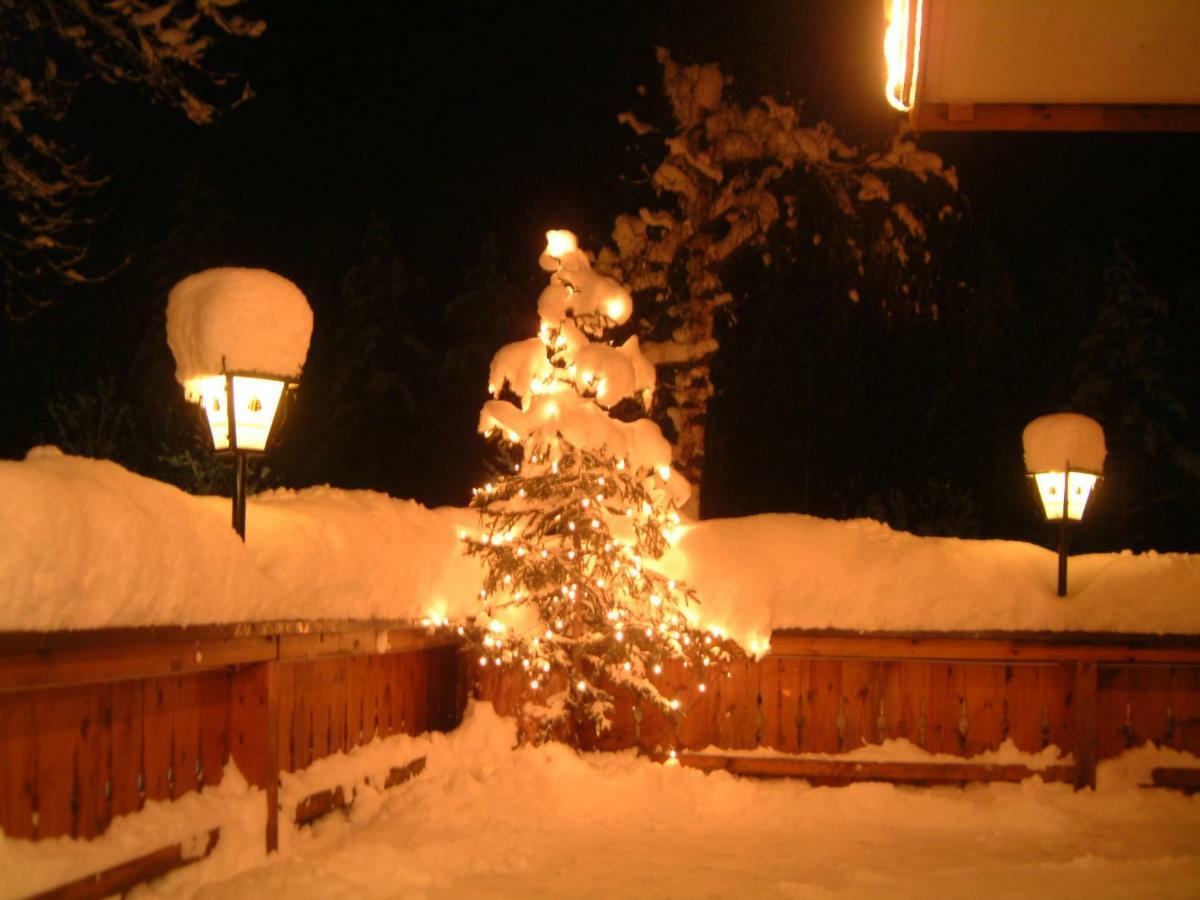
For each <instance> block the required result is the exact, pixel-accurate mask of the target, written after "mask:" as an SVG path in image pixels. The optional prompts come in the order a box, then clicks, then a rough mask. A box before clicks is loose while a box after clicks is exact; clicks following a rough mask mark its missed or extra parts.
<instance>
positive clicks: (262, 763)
mask: <svg viewBox="0 0 1200 900" xmlns="http://www.w3.org/2000/svg"><path fill="white" fill-rule="evenodd" d="M268 726H269V723H268V721H267V664H266V663H261V664H259V665H254V666H247V667H245V668H242V669H238V671H237V672H235V673H234V675H233V679H232V682H231V684H230V707H229V752H230V755H231V756H232V757H233V761H234V762H235V763H236V764H237V767H238V770H239V771H240V772H241V773H242V775H244V776H245V778H246V780H247V781H248V782H250V784H252V785H254V786H255V787H257V788H265V787H266V786H267V736H268Z"/></svg>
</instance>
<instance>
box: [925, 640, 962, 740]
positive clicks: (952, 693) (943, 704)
mask: <svg viewBox="0 0 1200 900" xmlns="http://www.w3.org/2000/svg"><path fill="white" fill-rule="evenodd" d="M964 669H965V667H964V666H962V665H957V664H955V663H943V662H939V663H935V664H933V665H931V666H930V667H929V699H928V702H927V703H926V706H925V749H926V750H929V751H930V752H931V753H954V754H959V755H961V754H962V752H963V744H964V742H965V734H964V732H965V730H966V717H965V715H964V709H963V698H964V695H965V689H966V680H965V672H964Z"/></svg>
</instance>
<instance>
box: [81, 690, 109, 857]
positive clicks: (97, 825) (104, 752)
mask: <svg viewBox="0 0 1200 900" xmlns="http://www.w3.org/2000/svg"><path fill="white" fill-rule="evenodd" d="M80 693H81V694H82V696H83V702H84V704H85V707H84V717H83V720H82V721H81V722H80V723H79V742H78V744H77V746H76V761H75V791H76V797H75V805H76V809H77V812H76V817H75V833H76V834H77V835H78V836H79V837H81V838H93V837H96V836H97V835H99V834H103V833H104V830H105V829H106V828H108V823H109V821H111V819H112V808H111V806H110V800H109V790H108V777H109V768H108V767H109V742H110V739H111V730H110V725H111V722H112V690H111V689H110V688H109V686H108V685H107V684H94V685H87V686H85V687H83V688H81V690H80Z"/></svg>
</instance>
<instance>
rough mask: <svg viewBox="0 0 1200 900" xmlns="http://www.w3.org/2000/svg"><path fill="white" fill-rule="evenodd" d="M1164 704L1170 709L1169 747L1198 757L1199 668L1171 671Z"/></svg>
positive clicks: (1199, 747)
mask: <svg viewBox="0 0 1200 900" xmlns="http://www.w3.org/2000/svg"><path fill="white" fill-rule="evenodd" d="M1168 701H1169V704H1170V709H1171V740H1170V741H1169V743H1170V745H1171V746H1172V747H1174V748H1175V749H1176V750H1186V751H1187V752H1189V753H1192V754H1195V755H1196V756H1200V668H1196V667H1177V668H1172V669H1171V676H1170V686H1169V688H1168Z"/></svg>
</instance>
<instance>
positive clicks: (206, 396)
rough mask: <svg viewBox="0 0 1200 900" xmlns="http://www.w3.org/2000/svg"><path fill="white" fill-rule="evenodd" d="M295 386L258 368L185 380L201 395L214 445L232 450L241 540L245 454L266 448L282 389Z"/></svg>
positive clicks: (243, 532) (235, 526)
mask: <svg viewBox="0 0 1200 900" xmlns="http://www.w3.org/2000/svg"><path fill="white" fill-rule="evenodd" d="M295 387H296V382H295V381H293V380H292V379H290V378H287V377H284V376H277V375H264V374H261V373H257V372H254V373H251V372H225V373H224V374H222V375H213V376H208V377H206V378H200V379H196V380H195V381H193V382H192V383H191V384H189V393H191V394H192V395H194V396H198V397H199V402H200V406H201V408H202V409H203V410H204V414H205V417H206V419H207V420H208V427H209V430H210V431H211V432H212V440H213V449H214V450H215V451H216V452H218V453H226V452H228V453H232V454H233V457H234V485H233V530H234V531H236V532H237V533H238V536H239V537H240V538H241V539H242V540H243V541H244V540H245V539H246V462H247V457H249V456H250V455H261V454H262V453H264V452H266V448H267V441H268V440H270V437H271V427H272V425H274V423H275V416H276V413H277V412H278V410H279V406H280V403H281V401H282V399H283V393H284V391H285V390H288V389H294V388H295ZM231 412H232V415H230V413H231Z"/></svg>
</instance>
